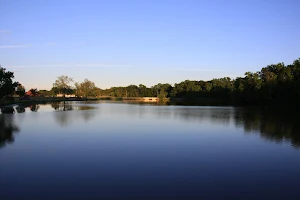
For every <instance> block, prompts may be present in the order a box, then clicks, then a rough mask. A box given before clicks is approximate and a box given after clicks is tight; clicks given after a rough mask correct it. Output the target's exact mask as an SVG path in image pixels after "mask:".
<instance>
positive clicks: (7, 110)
mask: <svg viewBox="0 0 300 200" xmlns="http://www.w3.org/2000/svg"><path fill="white" fill-rule="evenodd" d="M14 112H15V109H14V108H13V107H11V106H9V107H3V108H1V113H3V114H13V113H14Z"/></svg>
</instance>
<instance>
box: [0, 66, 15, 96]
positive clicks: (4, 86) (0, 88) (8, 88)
mask: <svg viewBox="0 0 300 200" xmlns="http://www.w3.org/2000/svg"><path fill="white" fill-rule="evenodd" d="M13 78H14V73H13V72H10V71H6V69H5V68H2V67H1V65H0V99H2V98H8V97H11V96H12V95H13V94H14V92H15V88H16V87H17V86H18V84H19V83H18V82H14V81H13V80H12V79H13Z"/></svg>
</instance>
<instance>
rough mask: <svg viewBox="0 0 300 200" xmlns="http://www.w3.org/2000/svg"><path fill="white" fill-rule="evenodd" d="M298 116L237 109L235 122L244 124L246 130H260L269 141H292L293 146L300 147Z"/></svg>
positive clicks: (240, 124) (239, 124)
mask: <svg viewBox="0 0 300 200" xmlns="http://www.w3.org/2000/svg"><path fill="white" fill-rule="evenodd" d="M297 119H298V118H297V117H296V116H294V115H293V114H292V115H291V114H290V113H274V112H266V111H253V110H249V109H243V110H236V112H235V122H236V125H238V126H243V127H244V130H245V131H246V132H250V131H255V132H259V133H260V135H261V137H262V138H265V139H267V140H269V141H275V142H283V141H290V142H291V143H292V145H293V146H295V147H300V134H299V133H300V124H299V121H298V120H297Z"/></svg>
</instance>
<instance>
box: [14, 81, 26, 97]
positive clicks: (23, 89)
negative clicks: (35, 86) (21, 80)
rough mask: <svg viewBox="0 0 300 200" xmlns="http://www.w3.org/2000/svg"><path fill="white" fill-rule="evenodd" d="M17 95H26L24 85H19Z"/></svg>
mask: <svg viewBox="0 0 300 200" xmlns="http://www.w3.org/2000/svg"><path fill="white" fill-rule="evenodd" d="M16 94H17V95H19V96H20V97H21V96H24V95H25V88H24V86H23V85H21V84H19V85H18V86H17V88H16Z"/></svg>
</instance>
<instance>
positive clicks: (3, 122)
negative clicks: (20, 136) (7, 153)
mask: <svg viewBox="0 0 300 200" xmlns="http://www.w3.org/2000/svg"><path fill="white" fill-rule="evenodd" d="M13 120H14V118H13V115H0V148H2V147H4V146H5V145H6V144H7V143H12V142H13V141H14V133H16V132H18V131H19V128H18V127H17V126H16V125H15V124H14V122H13Z"/></svg>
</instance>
